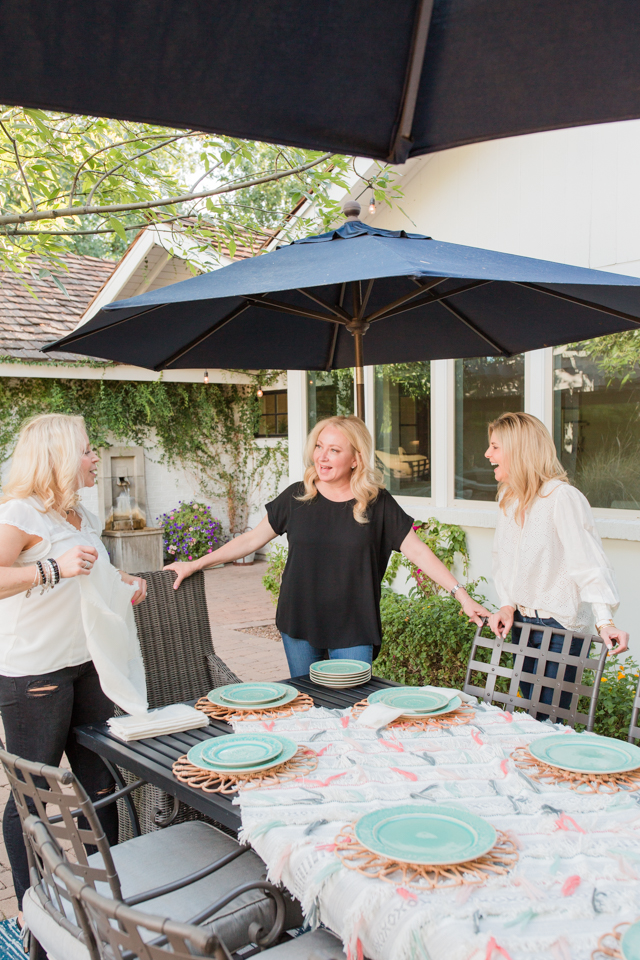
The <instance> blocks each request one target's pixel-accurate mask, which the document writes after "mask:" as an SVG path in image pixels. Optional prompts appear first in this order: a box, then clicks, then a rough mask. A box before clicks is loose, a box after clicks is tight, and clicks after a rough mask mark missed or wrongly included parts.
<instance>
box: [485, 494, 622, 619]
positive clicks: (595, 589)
mask: <svg viewBox="0 0 640 960" xmlns="http://www.w3.org/2000/svg"><path fill="white" fill-rule="evenodd" d="M516 509H517V504H511V505H510V506H509V507H508V508H507V510H506V512H505V511H503V510H502V509H500V510H499V512H498V522H497V525H496V533H495V537H494V541H493V581H494V585H495V588H496V591H497V593H498V597H499V600H500V606H501V607H503V606H511V607H519V608H520V610H522V611H523V612H524V613H525V614H527V613H530V611H533V610H537V611H538V616H544V617H553V618H554V619H555V620H557V621H558V622H559V623H561V624H562V626H563V627H565V628H566V629H567V630H585V629H590V628H591V627H592V624H593V622H594V620H595V623H602V622H603V621H604V620H609V619H611V618H612V616H613V614H614V613H615V611H616V610H617V608H618V606H619V603H620V600H619V597H618V591H617V589H616V585H615V582H614V579H613V570H612V568H611V564H610V563H609V561H608V560H607V557H606V555H605V552H604V550H603V548H602V541H601V540H600V535H599V534H598V531H597V530H596V526H595V521H594V518H593V514H592V512H591V507H590V506H589V502H588V501H587V499H586V497H584V496H583V494H581V493H580V491H579V490H576V488H575V487H572V486H571V485H570V484H569V483H563V482H562V481H560V480H550V481H548V482H547V483H546V484H545V485H544V487H543V488H542V491H541V493H540V495H539V496H538V497H536V499H535V500H534V502H533V504H532V505H531V507H530V508H529V510H528V511H527V513H526V515H525V520H524V524H523V525H522V526H520V525H519V524H518V523H517V521H516Z"/></svg>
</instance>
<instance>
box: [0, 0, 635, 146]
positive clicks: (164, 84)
mask: <svg viewBox="0 0 640 960" xmlns="http://www.w3.org/2000/svg"><path fill="white" fill-rule="evenodd" d="M0 49H2V60H1V62H0V103H6V104H20V105H22V106H27V107H42V108H45V109H46V108H50V109H60V110H65V111H67V112H71V113H82V114H91V115H93V116H105V117H118V118H120V119H123V120H140V121H147V122H152V123H159V124H163V125H168V126H172V127H173V126H175V127H190V128H192V129H194V130H205V131H210V132H213V133H222V134H230V135H232V136H236V137H244V138H248V139H252V140H267V141H271V142H275V143H286V144H291V145H293V146H299V147H307V148H310V149H318V150H322V151H325V150H329V151H332V152H336V153H347V154H355V155H361V156H366V157H373V158H376V159H380V160H389V161H390V162H392V163H400V162H402V161H403V160H405V159H406V158H407V157H409V156H419V155H420V154H424V153H430V152H432V151H434V150H443V149H446V148H447V147H453V146H459V145H460V144H463V143H473V142H475V141H478V140H491V139H496V138H498V137H509V136H514V135H516V134H522V133H531V132H533V131H536V130H549V129H554V128H557V127H570V126H575V125H579V124H588V123H602V122H605V121H611V120H627V119H629V118H631V117H639V116H640V56H639V55H638V51H639V50H640V15H639V14H638V6H637V3H635V2H634V0H529V2H527V3H524V2H523V0H314V2H306V3H303V2H301V0H242V2H235V3H230V2H229V0H190V2H188V3H176V0H136V2H134V3H132V2H131V0H3V3H2V4H1V5H0Z"/></svg>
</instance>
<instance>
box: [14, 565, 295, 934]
mask: <svg viewBox="0 0 640 960" xmlns="http://www.w3.org/2000/svg"><path fill="white" fill-rule="evenodd" d="M266 566H267V565H266V563H265V562H264V561H257V562H256V563H254V564H253V565H251V566H246V567H243V566H234V565H233V564H229V565H227V566H225V567H220V568H219V569H217V570H208V571H207V572H206V573H205V584H206V591H207V604H208V607H209V618H210V621H211V634H212V637H213V646H214V649H215V651H216V653H217V654H218V656H219V657H221V658H222V659H223V660H224V661H225V662H226V663H227V664H228V665H229V666H230V667H231V669H232V670H233V671H234V672H235V673H237V674H238V676H239V677H241V678H242V679H243V680H280V679H282V678H283V677H286V676H288V674H289V670H288V668H287V660H286V657H285V655H284V650H283V647H282V641H276V640H272V639H269V638H267V637H264V636H256V635H252V634H251V633H245V632H242V633H241V632H240V630H242V631H245V630H250V629H251V627H264V626H268V625H270V624H273V623H274V621H275V610H276V608H275V606H274V605H273V603H272V602H271V598H270V595H269V594H268V593H267V591H266V590H265V589H264V587H263V586H262V582H261V580H262V576H263V575H264V572H265V570H266ZM0 736H1V737H2V738H3V742H4V731H3V730H2V727H1V725H0ZM62 762H63V765H66V759H64V760H63V761H62ZM8 796H9V785H8V784H7V781H6V779H5V777H4V773H3V772H2V770H1V769H0V815H1V814H2V812H3V811H4V806H5V803H6V802H7V798H8ZM17 912H18V904H17V901H16V898H15V896H14V892H13V884H12V881H11V872H10V870H9V861H8V859H7V854H6V850H5V848H4V842H3V841H1V838H0V919H8V918H9V917H15V916H16V914H17Z"/></svg>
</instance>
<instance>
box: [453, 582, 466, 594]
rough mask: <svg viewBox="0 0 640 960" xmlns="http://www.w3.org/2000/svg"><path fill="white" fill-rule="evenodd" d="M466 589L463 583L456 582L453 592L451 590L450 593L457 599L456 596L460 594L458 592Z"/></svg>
mask: <svg viewBox="0 0 640 960" xmlns="http://www.w3.org/2000/svg"><path fill="white" fill-rule="evenodd" d="M464 589H465V588H464V585H463V584H462V583H457V582H456V585H455V587H454V588H453V590H449V593H450V594H451V596H452V597H455V595H456V593H457V592H458V590H464Z"/></svg>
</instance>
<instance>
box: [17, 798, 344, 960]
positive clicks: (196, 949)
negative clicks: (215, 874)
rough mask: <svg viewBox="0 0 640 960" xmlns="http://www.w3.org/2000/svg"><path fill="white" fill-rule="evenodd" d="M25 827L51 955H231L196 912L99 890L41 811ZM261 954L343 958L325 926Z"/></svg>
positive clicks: (277, 959) (282, 958) (111, 959)
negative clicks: (143, 904) (180, 917)
mask: <svg viewBox="0 0 640 960" xmlns="http://www.w3.org/2000/svg"><path fill="white" fill-rule="evenodd" d="M25 830H26V832H27V835H28V837H29V842H30V846H31V849H32V851H33V857H34V861H35V863H36V864H37V866H38V877H37V878H36V879H37V883H36V884H35V885H34V887H32V888H31V889H30V894H32V897H38V898H41V899H42V901H43V902H44V903H46V904H47V905H48V910H47V911H46V913H45V912H44V911H42V912H41V914H42V916H41V920H42V926H41V929H40V936H41V938H42V942H43V943H44V946H45V949H47V951H48V952H49V955H50V957H51V960H115V958H118V960H120V958H124V957H127V958H130V960H134V958H139V960H168V958H169V957H173V958H174V960H187V958H191V957H193V956H196V957H198V956H199V957H214V958H215V960H230V956H229V951H228V949H227V947H226V945H225V944H224V942H223V941H222V940H220V939H219V938H218V937H217V936H216V935H215V934H213V933H212V932H211V931H210V930H207V929H203V928H202V927H199V926H195V925H194V923H195V922H197V921H196V919H195V918H194V920H193V921H192V922H191V923H189V924H186V923H176V922H175V921H172V920H170V919H167V918H166V917H164V916H154V915H150V914H148V913H142V912H141V911H140V910H133V909H131V908H130V907H127V906H126V905H125V904H123V903H121V902H119V901H117V900H114V899H113V898H112V897H108V896H103V895H101V894H100V893H98V892H97V891H96V889H95V888H94V887H93V885H92V884H91V883H87V882H86V880H85V879H84V878H83V877H82V876H78V874H77V872H76V871H74V869H73V865H72V864H70V863H69V861H68V860H67V859H66V857H65V855H64V853H63V851H62V850H61V848H60V847H59V845H58V844H57V843H56V841H55V839H54V838H53V837H52V836H51V834H50V832H49V830H48V829H47V826H46V825H45V824H44V823H43V821H42V820H40V819H39V818H38V817H35V816H32V817H28V818H27V820H26V821H25ZM223 899H225V898H223ZM69 913H72V915H73V916H74V919H75V921H76V922H75V924H74V925H73V926H74V928H75V929H79V930H81V932H82V936H81V939H80V940H78V939H74V940H73V941H70V940H69V939H68V938H69V933H68V931H67V929H66V926H67V923H68V920H67V916H68V914H69ZM39 916H40V915H39ZM202 919H204V918H202ZM63 943H64V947H63ZM260 956H264V957H268V958H269V960H311V958H313V960H345V958H344V953H343V952H342V948H341V945H340V942H339V940H337V939H336V938H335V937H334V936H333V935H332V934H330V933H329V932H328V931H326V930H316V931H314V932H313V933H306V934H304V935H302V936H300V937H296V938H295V939H289V940H288V941H287V942H284V943H281V944H278V945H277V946H273V947H271V948H268V949H267V950H265V951H264V952H263V953H261V954H260Z"/></svg>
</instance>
